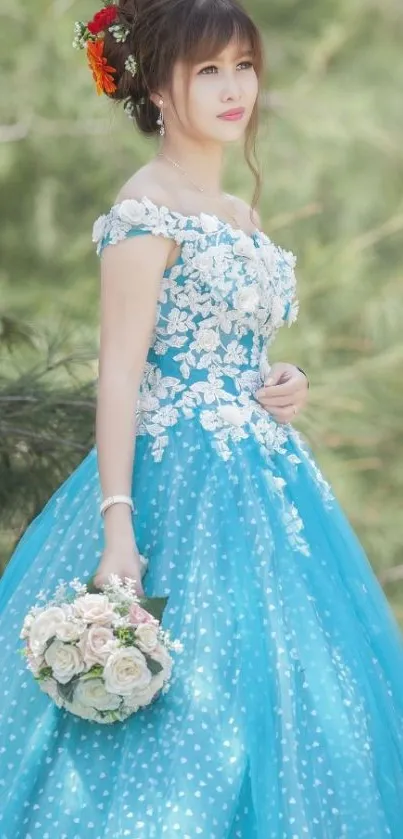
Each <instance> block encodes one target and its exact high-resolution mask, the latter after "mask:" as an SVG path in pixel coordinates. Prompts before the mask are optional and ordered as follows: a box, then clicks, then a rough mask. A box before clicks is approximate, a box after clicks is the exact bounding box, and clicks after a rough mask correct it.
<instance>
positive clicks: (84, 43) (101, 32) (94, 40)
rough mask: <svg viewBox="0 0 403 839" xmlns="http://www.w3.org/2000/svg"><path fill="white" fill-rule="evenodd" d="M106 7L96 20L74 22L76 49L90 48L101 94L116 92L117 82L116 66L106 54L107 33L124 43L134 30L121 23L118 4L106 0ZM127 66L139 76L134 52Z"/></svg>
mask: <svg viewBox="0 0 403 839" xmlns="http://www.w3.org/2000/svg"><path fill="white" fill-rule="evenodd" d="M102 2H103V5H104V8H103V9H100V11H99V12H96V14H95V15H94V17H93V18H92V20H90V21H88V23H84V22H83V21H82V20H77V21H76V22H75V24H74V41H73V47H74V48H75V49H86V50H87V60H88V64H89V66H90V69H91V71H92V75H93V77H94V81H95V84H96V88H97V93H98V95H100V94H101V93H107V94H110V93H114V92H115V90H116V89H117V85H116V82H115V79H114V74H115V73H116V67H112V66H111V65H109V64H108V61H107V59H106V57H105V55H104V38H105V32H106V31H108V32H110V33H111V34H112V35H113V37H114V38H115V41H117V42H118V43H119V44H123V43H124V42H125V41H126V38H127V37H128V35H129V34H130V29H129V28H128V27H127V26H124V24H122V23H117V22H116V19H117V16H118V11H119V9H118V6H117V5H116V4H115V3H113V2H111V0H102ZM125 69H126V70H127V71H128V72H129V73H130V74H131V75H132V76H135V75H136V72H137V61H136V60H135V57H134V55H131V54H130V55H129V56H128V57H127V58H126V61H125Z"/></svg>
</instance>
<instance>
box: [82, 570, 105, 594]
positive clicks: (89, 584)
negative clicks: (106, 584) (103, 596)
mask: <svg viewBox="0 0 403 839" xmlns="http://www.w3.org/2000/svg"><path fill="white" fill-rule="evenodd" d="M94 578H95V574H93V575H92V577H90V578H89V580H88V581H87V582H86V586H87V592H88V594H99V593H100V591H101V590H102V589H100V588H97V587H96V585H94Z"/></svg>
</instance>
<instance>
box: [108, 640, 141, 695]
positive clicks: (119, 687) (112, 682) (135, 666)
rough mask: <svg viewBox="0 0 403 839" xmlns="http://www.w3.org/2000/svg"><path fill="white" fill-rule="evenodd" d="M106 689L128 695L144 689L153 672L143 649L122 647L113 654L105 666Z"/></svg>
mask: <svg viewBox="0 0 403 839" xmlns="http://www.w3.org/2000/svg"><path fill="white" fill-rule="evenodd" d="M104 681H105V687H106V690H107V691H109V692H110V693H118V694H121V695H123V696H124V695H127V694H129V693H132V692H133V691H134V690H136V689H142V688H143V687H145V686H146V685H148V684H149V682H150V681H151V673H150V671H149V669H148V667H147V662H146V659H145V657H144V655H143V653H142V652H141V650H138V649H136V648H135V647H120V649H118V650H116V651H115V652H113V653H112V654H111V656H110V657H109V659H108V661H107V662H106V664H105V668H104Z"/></svg>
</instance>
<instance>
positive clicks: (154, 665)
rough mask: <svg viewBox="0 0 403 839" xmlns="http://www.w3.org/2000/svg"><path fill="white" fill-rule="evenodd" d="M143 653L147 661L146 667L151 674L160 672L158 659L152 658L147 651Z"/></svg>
mask: <svg viewBox="0 0 403 839" xmlns="http://www.w3.org/2000/svg"><path fill="white" fill-rule="evenodd" d="M143 655H144V656H145V658H146V661H147V667H148V669H149V670H150V672H151V673H152V675H153V676H156V675H157V673H160V672H161V670H162V664H161V663H160V662H159V661H156V660H155V658H152V657H151V656H150V655H148V653H145V652H143Z"/></svg>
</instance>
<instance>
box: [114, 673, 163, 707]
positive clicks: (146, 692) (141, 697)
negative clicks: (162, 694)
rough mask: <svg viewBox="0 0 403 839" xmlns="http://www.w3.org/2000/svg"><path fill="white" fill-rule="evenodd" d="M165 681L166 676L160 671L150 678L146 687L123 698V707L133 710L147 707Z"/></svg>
mask: <svg viewBox="0 0 403 839" xmlns="http://www.w3.org/2000/svg"><path fill="white" fill-rule="evenodd" d="M165 681H166V674H165V673H164V671H163V670H161V671H160V673H156V675H155V676H153V677H152V679H151V681H150V682H149V684H148V685H146V687H144V688H142V689H141V690H140V689H137V690H134V691H133V693H131V694H130V695H129V696H125V700H124V701H125V705H127V706H129V707H131V708H132V709H133V710H137V708H143V707H144V706H145V705H149V704H150V702H151V700H152V699H153V698H154V696H155V694H156V693H157V692H158V691H159V690H160V689H161V688H162V686H163V684H164V682H165Z"/></svg>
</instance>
